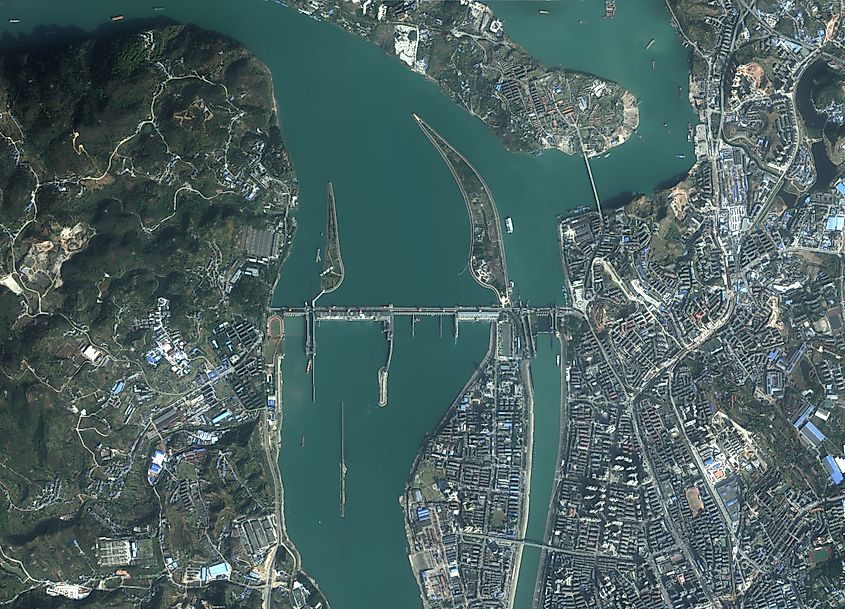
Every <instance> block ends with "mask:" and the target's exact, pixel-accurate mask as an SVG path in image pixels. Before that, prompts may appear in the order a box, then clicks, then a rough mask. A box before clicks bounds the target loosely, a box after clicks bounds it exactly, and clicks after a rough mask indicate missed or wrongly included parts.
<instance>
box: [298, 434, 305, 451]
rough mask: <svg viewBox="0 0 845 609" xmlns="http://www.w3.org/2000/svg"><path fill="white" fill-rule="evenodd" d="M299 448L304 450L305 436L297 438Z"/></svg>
mask: <svg viewBox="0 0 845 609" xmlns="http://www.w3.org/2000/svg"><path fill="white" fill-rule="evenodd" d="M299 448H305V435H304V434H303V435H301V436H299Z"/></svg>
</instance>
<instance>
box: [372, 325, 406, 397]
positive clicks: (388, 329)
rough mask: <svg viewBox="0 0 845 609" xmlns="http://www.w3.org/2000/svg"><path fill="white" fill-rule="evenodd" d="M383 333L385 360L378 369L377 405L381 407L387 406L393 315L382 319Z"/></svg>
mask: <svg viewBox="0 0 845 609" xmlns="http://www.w3.org/2000/svg"><path fill="white" fill-rule="evenodd" d="M412 319H413V318H412ZM384 335H385V338H387V360H386V361H385V363H384V366H382V367H381V368H379V371H378V405H379V406H380V407H382V408H384V407H385V406H387V375H388V373H389V372H390V360H392V359H393V316H390V317H388V318H387V319H385V320H384Z"/></svg>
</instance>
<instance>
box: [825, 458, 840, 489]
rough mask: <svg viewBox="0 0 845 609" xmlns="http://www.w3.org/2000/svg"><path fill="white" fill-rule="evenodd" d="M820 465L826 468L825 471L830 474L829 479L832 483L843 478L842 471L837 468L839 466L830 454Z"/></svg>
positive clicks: (837, 482)
mask: <svg viewBox="0 0 845 609" xmlns="http://www.w3.org/2000/svg"><path fill="white" fill-rule="evenodd" d="M822 465H824V468H825V469H826V470H827V473H828V474H829V475H830V479H831V481H832V482H833V483H834V484H837V485H838V484H840V483H841V482H842V480H843V477H842V471H841V470H840V469H839V466H838V465H837V464H836V461H835V460H834V458H833V457H831V456H830V455H828V456H826V457H825V458H824V460H823V461H822Z"/></svg>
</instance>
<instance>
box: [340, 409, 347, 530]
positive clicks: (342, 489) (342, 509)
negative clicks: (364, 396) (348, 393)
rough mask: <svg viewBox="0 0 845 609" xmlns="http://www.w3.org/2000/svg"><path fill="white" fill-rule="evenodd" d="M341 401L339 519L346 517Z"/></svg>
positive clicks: (343, 432) (344, 439)
mask: <svg viewBox="0 0 845 609" xmlns="http://www.w3.org/2000/svg"><path fill="white" fill-rule="evenodd" d="M343 414H344V413H343V400H341V402H340V517H341V518H343V517H344V516H346V430H345V428H344V420H343Z"/></svg>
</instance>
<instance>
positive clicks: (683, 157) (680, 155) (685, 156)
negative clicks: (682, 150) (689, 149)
mask: <svg viewBox="0 0 845 609" xmlns="http://www.w3.org/2000/svg"><path fill="white" fill-rule="evenodd" d="M675 156H676V157H678V158H679V159H685V158H687V155H685V154H676V155H675Z"/></svg>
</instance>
